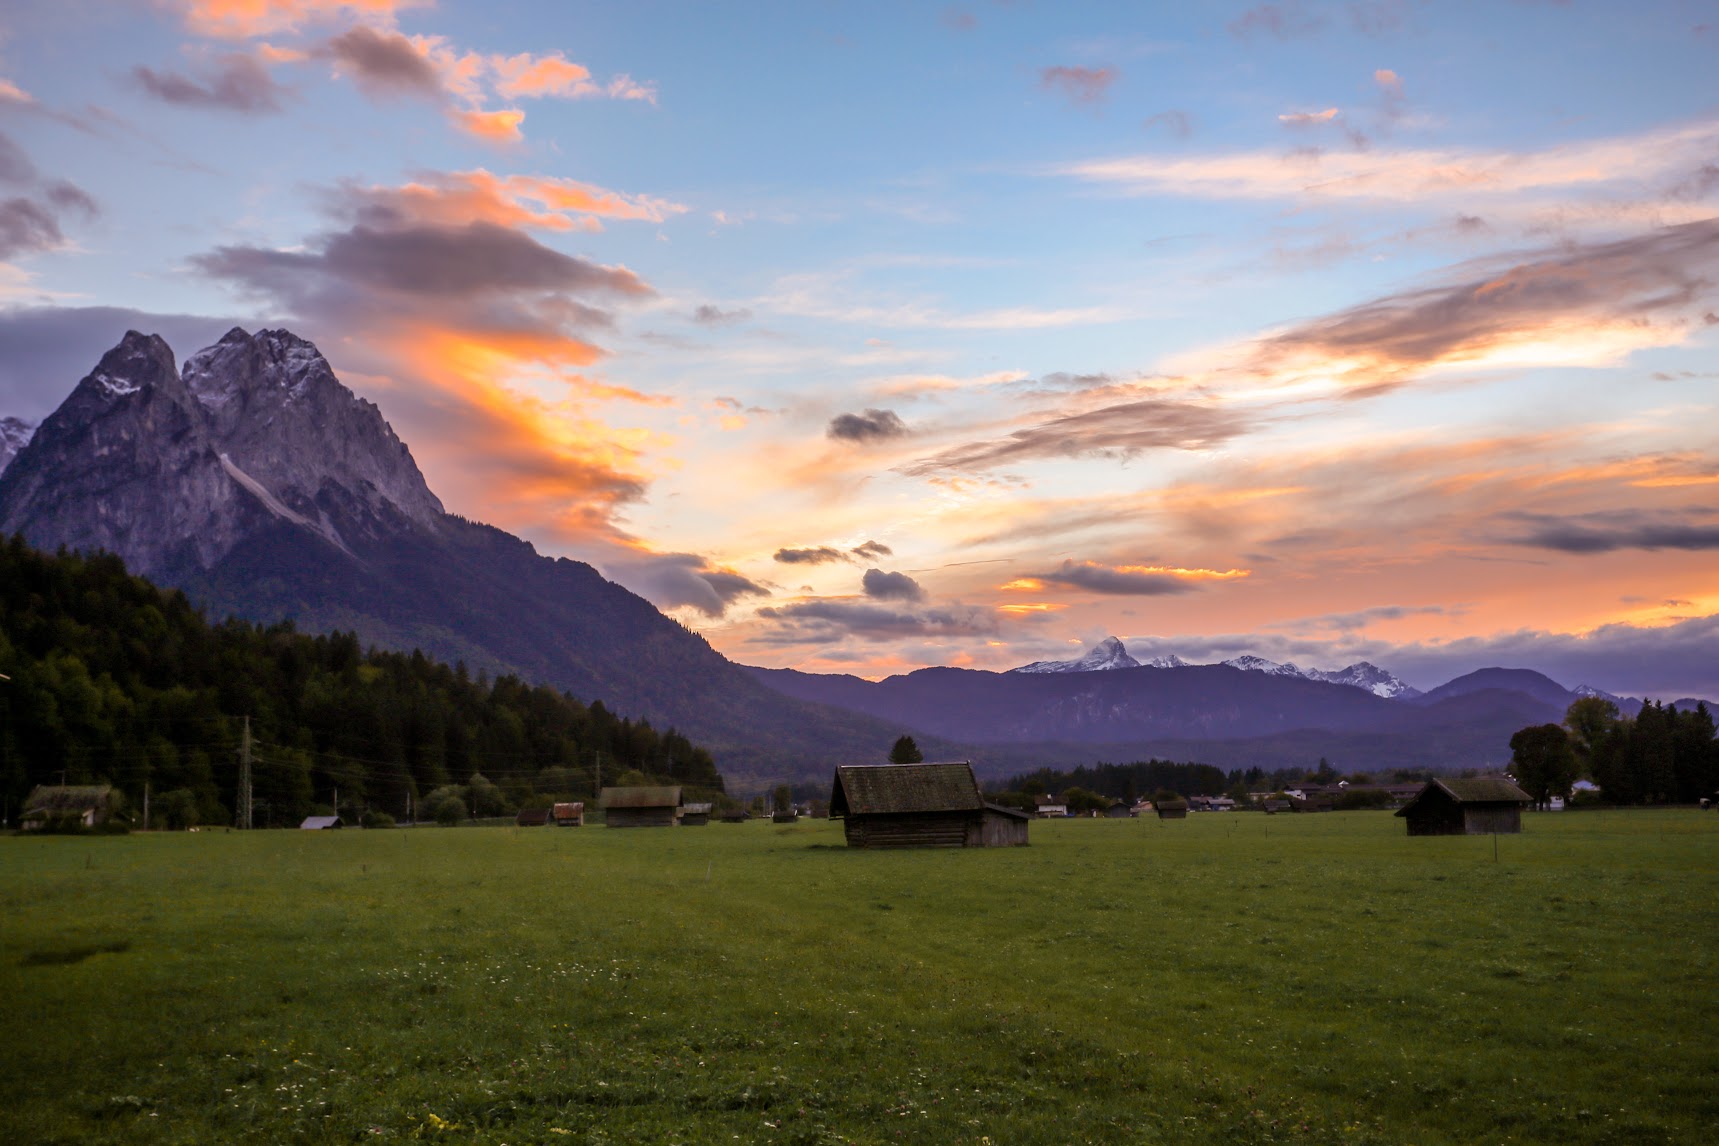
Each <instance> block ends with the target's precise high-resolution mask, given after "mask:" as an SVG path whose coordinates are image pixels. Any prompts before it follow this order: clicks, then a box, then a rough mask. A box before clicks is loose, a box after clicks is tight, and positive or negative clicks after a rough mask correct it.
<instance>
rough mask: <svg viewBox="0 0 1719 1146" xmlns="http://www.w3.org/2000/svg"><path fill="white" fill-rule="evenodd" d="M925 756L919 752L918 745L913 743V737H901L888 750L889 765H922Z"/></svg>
mask: <svg viewBox="0 0 1719 1146" xmlns="http://www.w3.org/2000/svg"><path fill="white" fill-rule="evenodd" d="M924 761H925V754H924V753H923V752H921V751H920V750H919V745H917V744H915V743H914V742H913V737H911V736H903V737H901V738H900V739H899V740H897V741H896V742H895V744H894V746H893V747H891V748H890V750H889V762H890V763H891V764H922V763H924Z"/></svg>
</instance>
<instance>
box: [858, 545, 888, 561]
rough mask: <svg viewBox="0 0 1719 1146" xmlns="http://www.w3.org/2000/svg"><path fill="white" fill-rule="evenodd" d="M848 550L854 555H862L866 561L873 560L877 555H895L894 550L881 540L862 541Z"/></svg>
mask: <svg viewBox="0 0 1719 1146" xmlns="http://www.w3.org/2000/svg"><path fill="white" fill-rule="evenodd" d="M850 552H852V553H853V555H854V556H856V557H862V558H864V559H865V560H867V561H875V560H877V559H878V558H879V557H894V556H895V550H893V549H891V548H890V547H889V546H887V545H885V544H884V543H883V542H881V541H867V542H864V543H863V544H861V545H857V546H855V547H854V548H853V549H852V550H851V551H850Z"/></svg>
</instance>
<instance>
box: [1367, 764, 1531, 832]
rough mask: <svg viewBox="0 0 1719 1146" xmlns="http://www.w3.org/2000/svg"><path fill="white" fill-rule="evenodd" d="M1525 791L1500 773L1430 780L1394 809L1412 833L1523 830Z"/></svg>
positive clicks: (1527, 798) (1526, 801)
mask: <svg viewBox="0 0 1719 1146" xmlns="http://www.w3.org/2000/svg"><path fill="white" fill-rule="evenodd" d="M1531 799H1532V798H1531V797H1530V796H1529V795H1528V793H1526V792H1524V791H1523V790H1522V789H1520V788H1518V787H1517V786H1516V785H1515V784H1512V783H1511V782H1510V781H1509V780H1506V779H1505V778H1504V777H1502V776H1482V777H1479V778H1478V779H1474V780H1429V781H1427V785H1426V787H1424V788H1422V789H1421V791H1420V795H1418V796H1416V797H1415V798H1414V799H1413V800H1410V801H1409V802H1408V804H1407V805H1406V806H1404V807H1402V808H1399V809H1398V810H1397V813H1396V814H1397V815H1399V816H1401V817H1403V819H1405V820H1407V821H1408V822H1409V835H1411V836H1485V835H1493V834H1506V833H1513V832H1520V831H1521V830H1522V809H1523V808H1524V807H1526V806H1527V805H1528V804H1529V803H1530V802H1531Z"/></svg>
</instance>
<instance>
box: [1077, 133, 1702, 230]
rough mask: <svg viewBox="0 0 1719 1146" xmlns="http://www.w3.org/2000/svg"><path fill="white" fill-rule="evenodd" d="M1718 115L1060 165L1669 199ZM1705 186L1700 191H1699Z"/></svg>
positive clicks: (1141, 191)
mask: <svg viewBox="0 0 1719 1146" xmlns="http://www.w3.org/2000/svg"><path fill="white" fill-rule="evenodd" d="M1716 147H1719V121H1712V120H1707V121H1702V122H1698V123H1692V124H1688V125H1685V126H1682V127H1673V128H1666V129H1661V130H1658V131H1652V132H1647V133H1644V134H1642V135H1636V136H1617V137H1612V138H1604V139H1593V140H1583V141H1578V142H1575V143H1568V144H1560V145H1556V146H1552V147H1546V148H1542V149H1540V150H1538V151H1522V152H1515V151H1496V150H1494V151H1485V150H1458V149H1443V150H1437V149H1430V148H1400V149H1393V150H1384V149H1379V150H1373V151H1308V150H1300V151H1296V152H1292V153H1290V154H1287V155H1286V154H1284V153H1282V152H1280V151H1235V152H1228V153H1218V154H1208V155H1193V156H1190V155H1178V156H1165V155H1156V154H1147V155H1137V156H1125V157H1120V158H1113V159H1099V160H1089V161H1086V162H1082V163H1076V164H1072V165H1069V166H1066V167H1063V168H1060V169H1059V170H1060V172H1061V173H1062V174H1065V175H1071V176H1074V177H1075V178H1079V179H1083V180H1086V181H1088V182H1092V183H1098V184H1104V185H1108V186H1111V187H1115V188H1117V189H1118V190H1120V191H1123V192H1125V193H1128V194H1137V195H1179V196H1188V197H1194V198H1203V199H1220V200H1222V199H1307V200H1314V201H1318V200H1329V201H1336V202H1342V201H1352V200H1358V201H1366V200H1373V201H1378V202H1381V203H1391V202H1395V203H1420V202H1436V203H1444V204H1447V205H1448V206H1450V207H1453V208H1457V209H1461V210H1464V211H1468V212H1473V211H1475V210H1476V209H1477V202H1478V201H1479V200H1482V199H1493V200H1500V201H1506V202H1508V201H1513V200H1524V201H1527V202H1529V203H1532V202H1533V201H1534V197H1535V196H1545V195H1547V194H1550V193H1563V194H1567V193H1569V192H1572V191H1580V190H1586V191H1593V192H1599V191H1612V192H1614V193H1615V192H1616V191H1617V190H1620V189H1621V190H1624V191H1634V192H1635V193H1637V194H1640V195H1644V196H1647V197H1648V198H1649V199H1650V200H1654V201H1659V200H1668V199H1670V198H1672V197H1673V193H1674V191H1675V189H1676V188H1677V187H1679V186H1684V185H1687V184H1689V180H1690V179H1691V178H1692V176H1693V173H1695V172H1698V171H1699V170H1700V169H1701V167H1702V166H1703V165H1704V164H1708V163H1711V162H1712V156H1713V153H1714V149H1715V148H1716ZM1703 194H1705V192H1703Z"/></svg>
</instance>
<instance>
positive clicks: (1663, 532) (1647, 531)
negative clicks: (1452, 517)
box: [1504, 509, 1719, 554]
mask: <svg viewBox="0 0 1719 1146" xmlns="http://www.w3.org/2000/svg"><path fill="white" fill-rule="evenodd" d="M1511 520H1514V521H1515V522H1519V523H1520V525H1521V527H1522V532H1519V533H1511V534H1507V535H1506V536H1505V538H1504V540H1506V541H1508V542H1509V543H1510V544H1512V545H1523V546H1529V547H1532V548H1537V549H1555V550H1558V551H1559V552H1563V553H1576V554H1588V553H1615V552H1617V551H1618V550H1620V549H1644V550H1648V551H1654V550H1660V549H1685V550H1694V551H1704V550H1710V549H1719V514H1716V513H1715V512H1714V511H1711V510H1693V511H1683V512H1675V513H1666V512H1658V513H1655V512H1651V511H1643V510H1640V509H1635V510H1614V511H1605V512H1599V513H1578V514H1570V515H1567V516H1553V515H1549V514H1537V513H1523V514H1516V515H1514V516H1513V518H1507V519H1506V521H1507V522H1509V521H1511Z"/></svg>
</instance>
